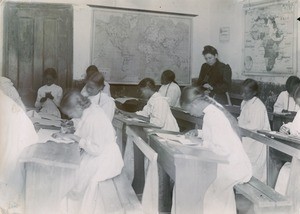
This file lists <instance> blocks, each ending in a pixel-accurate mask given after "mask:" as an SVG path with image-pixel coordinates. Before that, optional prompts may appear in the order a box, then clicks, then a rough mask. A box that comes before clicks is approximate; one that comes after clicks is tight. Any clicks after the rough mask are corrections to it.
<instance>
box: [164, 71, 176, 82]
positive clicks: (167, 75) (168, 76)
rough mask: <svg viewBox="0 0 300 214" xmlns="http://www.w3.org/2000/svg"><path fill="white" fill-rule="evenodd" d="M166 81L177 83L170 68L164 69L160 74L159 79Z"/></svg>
mask: <svg viewBox="0 0 300 214" xmlns="http://www.w3.org/2000/svg"><path fill="white" fill-rule="evenodd" d="M163 78H164V80H165V81H166V83H167V84H169V83H171V82H174V83H177V82H176V81H175V73H174V72H173V71H171V70H165V71H164V72H163V73H162V74H161V79H163Z"/></svg>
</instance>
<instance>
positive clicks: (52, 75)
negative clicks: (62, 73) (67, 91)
mask: <svg viewBox="0 0 300 214" xmlns="http://www.w3.org/2000/svg"><path fill="white" fill-rule="evenodd" d="M43 77H44V82H45V84H46V85H48V86H50V85H52V84H53V83H54V82H55V80H56V79H57V72H56V70H55V69H54V68H47V69H46V70H45V71H44V74H43Z"/></svg>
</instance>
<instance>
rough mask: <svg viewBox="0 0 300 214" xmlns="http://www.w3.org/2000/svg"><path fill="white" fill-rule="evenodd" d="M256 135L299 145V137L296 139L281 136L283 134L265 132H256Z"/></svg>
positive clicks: (294, 137)
mask: <svg viewBox="0 0 300 214" xmlns="http://www.w3.org/2000/svg"><path fill="white" fill-rule="evenodd" d="M257 133H260V134H263V135H265V136H267V137H270V138H274V139H278V140H284V141H289V142H293V143H297V144H299V145H300V137H298V136H294V135H287V134H283V133H281V132H277V131H265V130H258V131H257Z"/></svg>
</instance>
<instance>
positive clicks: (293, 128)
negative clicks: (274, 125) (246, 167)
mask: <svg viewBox="0 0 300 214" xmlns="http://www.w3.org/2000/svg"><path fill="white" fill-rule="evenodd" d="M295 88H296V89H295V92H294V96H293V97H294V100H295V102H296V104H298V105H300V84H297V85H296V86H295ZM279 132H281V133H283V134H287V135H294V136H298V137H300V110H298V111H297V114H296V116H295V118H294V120H293V122H290V123H287V124H283V125H282V126H281V127H280V129H279ZM290 168H291V163H290V162H287V163H285V164H284V165H283V166H282V168H281V169H280V172H279V175H278V178H277V181H276V185H275V190H276V191H277V192H279V193H281V194H283V195H285V194H286V190H287V185H288V180H289V174H290Z"/></svg>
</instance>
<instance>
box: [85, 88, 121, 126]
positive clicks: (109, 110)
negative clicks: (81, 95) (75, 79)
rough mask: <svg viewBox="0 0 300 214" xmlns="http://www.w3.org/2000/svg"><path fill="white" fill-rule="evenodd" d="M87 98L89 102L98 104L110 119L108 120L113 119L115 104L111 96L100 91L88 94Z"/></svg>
mask: <svg viewBox="0 0 300 214" xmlns="http://www.w3.org/2000/svg"><path fill="white" fill-rule="evenodd" d="M88 98H89V100H90V101H91V103H93V104H95V105H99V106H100V107H101V108H102V109H103V111H104V113H105V114H106V116H107V117H108V118H109V119H110V121H112V120H113V118H114V115H115V110H116V104H115V100H114V99H113V98H112V97H110V96H108V95H107V94H106V93H103V92H101V91H100V92H99V93H98V94H96V95H95V96H88Z"/></svg>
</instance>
